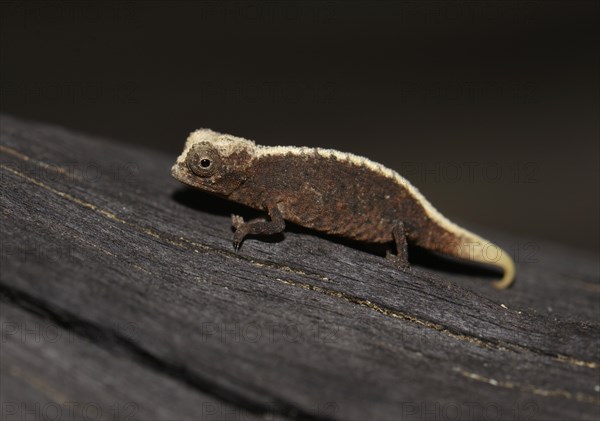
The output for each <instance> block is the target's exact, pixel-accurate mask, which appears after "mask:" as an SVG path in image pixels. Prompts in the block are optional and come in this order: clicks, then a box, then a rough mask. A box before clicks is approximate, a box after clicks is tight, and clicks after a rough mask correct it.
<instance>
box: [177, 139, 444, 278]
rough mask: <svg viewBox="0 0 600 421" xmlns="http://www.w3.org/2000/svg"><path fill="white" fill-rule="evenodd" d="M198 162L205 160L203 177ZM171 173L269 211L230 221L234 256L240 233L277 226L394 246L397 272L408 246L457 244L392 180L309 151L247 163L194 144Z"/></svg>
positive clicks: (243, 158)
mask: <svg viewBox="0 0 600 421" xmlns="http://www.w3.org/2000/svg"><path fill="white" fill-rule="evenodd" d="M203 157H204V158H203ZM202 159H209V160H210V161H211V166H212V167H210V171H208V172H206V173H205V171H204V168H202V165H201V162H204V164H207V161H202ZM184 167H187V168H184ZM178 170H179V171H178V174H177V175H176V174H175V171H174V175H175V176H176V178H178V179H179V180H180V181H183V182H184V183H187V184H189V185H191V186H194V187H198V188H201V189H203V190H207V191H210V192H212V193H214V194H217V195H220V196H222V197H226V198H227V199H229V200H232V201H235V202H239V203H242V204H244V205H247V206H250V207H252V208H256V209H261V210H265V211H267V212H268V213H269V216H270V218H271V220H270V221H266V220H254V221H249V222H244V221H243V219H242V218H241V217H239V216H235V215H234V216H233V217H232V223H233V226H234V228H235V229H236V232H235V233H234V247H235V248H236V250H237V248H238V247H239V246H240V244H241V242H242V241H243V239H244V237H245V236H246V235H249V234H275V233H278V232H282V231H283V230H284V228H285V223H284V220H288V221H291V222H294V223H296V224H298V225H301V226H303V227H307V228H311V229H315V230H317V231H321V232H324V233H327V234H332V235H336V236H341V237H346V238H350V239H354V240H359V241H365V242H373V243H387V242H392V241H395V243H396V248H397V252H398V253H397V261H398V263H399V265H400V266H402V267H406V266H407V265H408V261H407V256H406V243H407V241H408V242H410V243H413V244H416V245H419V246H421V247H424V248H427V249H431V250H437V251H441V252H447V251H448V249H449V248H451V247H453V244H454V243H453V241H455V240H456V239H455V238H454V237H453V236H452V235H451V234H449V233H448V232H447V231H445V230H443V229H442V228H440V227H439V226H438V225H437V224H435V223H434V221H432V220H431V219H430V218H429V217H428V215H427V214H426V212H425V211H424V209H423V207H422V205H421V204H420V203H418V202H417V200H416V199H415V198H413V197H412V196H411V195H410V193H409V192H408V191H407V190H406V188H405V187H404V186H402V185H400V184H399V183H398V182H397V181H396V180H394V179H392V178H389V177H386V176H385V175H384V174H381V173H379V172H377V171H374V170H372V169H370V168H368V167H366V166H361V165H357V164H355V163H352V162H350V161H346V160H339V159H337V158H336V157H334V156H332V157H323V156H321V155H319V154H318V153H316V152H312V153H310V152H309V153H307V154H305V155H297V154H291V153H290V154H285V155H266V156H261V157H258V158H254V159H252V157H251V156H249V155H248V154H247V153H245V152H244V151H241V152H237V153H235V154H233V155H231V156H228V157H223V156H220V154H219V153H218V152H217V150H216V149H214V148H212V147H211V146H210V145H209V144H208V143H201V144H197V145H194V147H193V148H192V150H190V152H189V153H188V155H187V157H186V160H185V163H181V164H179V167H178ZM182 174H183V175H182ZM198 174H199V175H198Z"/></svg>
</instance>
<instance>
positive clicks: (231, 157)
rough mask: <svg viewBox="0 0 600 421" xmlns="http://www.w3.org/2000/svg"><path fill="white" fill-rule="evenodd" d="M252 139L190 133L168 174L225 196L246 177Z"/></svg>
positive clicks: (219, 134) (203, 132)
mask: <svg viewBox="0 0 600 421" xmlns="http://www.w3.org/2000/svg"><path fill="white" fill-rule="evenodd" d="M254 149H255V144H254V142H252V141H250V140H247V139H243V138H239V137H235V136H230V135H225V134H221V133H217V132H214V131H212V130H209V129H200V130H196V131H195V132H192V133H191V134H190V136H189V137H188V139H187V142H186V144H185V148H184V150H183V152H182V154H181V155H180V156H179V158H177V162H175V165H173V168H171V174H172V175H173V177H175V178H176V179H177V180H179V181H181V182H182V183H185V184H188V185H190V186H192V187H196V188H199V189H201V190H205V191H208V192H211V193H215V194H218V195H220V196H229V195H230V194H231V193H232V192H233V191H235V190H236V189H237V188H238V187H239V186H240V185H241V184H242V183H243V182H244V181H245V180H246V178H247V172H246V170H247V169H248V167H249V166H250V165H251V163H252V160H253V157H254Z"/></svg>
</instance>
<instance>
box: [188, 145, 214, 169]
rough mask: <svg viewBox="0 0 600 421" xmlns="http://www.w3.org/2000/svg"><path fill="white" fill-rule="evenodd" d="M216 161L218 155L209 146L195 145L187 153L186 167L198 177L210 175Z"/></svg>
mask: <svg viewBox="0 0 600 421" xmlns="http://www.w3.org/2000/svg"><path fill="white" fill-rule="evenodd" d="M218 163H219V155H218V153H217V151H215V150H214V149H213V148H212V147H210V146H208V147H207V146H204V145H195V146H194V147H192V149H191V150H190V152H189V153H188V157H187V164H188V168H189V169H190V171H192V172H193V173H194V174H196V175H197V176H199V177H210V176H212V175H213V174H214V173H215V171H216V169H217V166H218V165H217V164H218Z"/></svg>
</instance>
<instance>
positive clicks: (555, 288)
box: [0, 116, 600, 420]
mask: <svg viewBox="0 0 600 421" xmlns="http://www.w3.org/2000/svg"><path fill="white" fill-rule="evenodd" d="M0 122H1V146H0V158H1V161H0V164H1V167H0V172H1V174H2V198H1V200H2V215H1V221H2V255H1V256H2V270H1V281H0V297H1V302H0V304H1V309H2V310H1V312H0V315H1V317H2V353H1V359H0V362H1V368H2V372H1V376H0V381H1V384H0V385H1V389H0V390H1V391H2V416H1V417H2V419H22V418H23V414H24V413H27V412H26V411H30V412H29V413H31V414H38V415H39V414H42V413H43V411H52V410H55V411H58V410H60V411H63V412H61V414H62V415H63V417H66V414H67V413H68V412H67V411H72V412H71V413H73V414H75V416H76V417H79V418H85V417H88V419H89V418H93V416H92V415H90V414H91V413H92V412H93V411H95V412H93V414H95V415H98V414H100V415H99V416H98V417H96V418H94V419H117V418H118V419H155V420H163V419H164V420H166V419H177V420H184V419H195V420H196V419H218V420H225V419H254V418H260V419H264V418H267V419H313V420H334V419H335V420H337V419H339V420H347V419H350V420H365V419H373V420H398V419H402V420H405V419H407V420H408V419H418V420H422V419H435V420H445V419H482V418H483V419H492V420H495V419H506V420H509V419H510V420H514V419H589V420H598V419H600V418H599V417H600V396H599V395H600V393H599V392H600V380H599V376H600V356H599V345H600V323H599V320H598V317H599V314H600V307H599V305H600V304H599V303H600V283H599V275H598V260H597V257H596V256H592V255H586V254H585V253H583V252H581V251H576V250H570V249H568V248H566V247H563V246H560V245H555V244H549V243H545V242H542V241H539V240H536V239H528V238H516V237H511V236H509V235H505V234H502V233H498V232H493V231H490V230H486V229H482V228H480V227H469V228H472V229H473V230H475V231H476V232H480V233H481V234H482V235H484V236H485V237H486V238H490V240H492V241H494V242H496V243H497V244H499V245H500V246H502V247H504V248H507V249H508V250H512V251H513V254H514V255H515V257H516V261H517V281H516V284H515V286H514V287H513V288H511V289H510V290H508V291H496V290H494V289H493V288H492V287H491V281H492V280H493V279H494V276H496V275H497V274H493V273H488V272H486V271H483V270H479V269H474V268H470V267H465V266H463V265H458V264H456V263H454V262H449V261H446V260H443V259H440V258H438V257H435V256H432V255H429V254H427V253H425V252H423V251H420V250H411V258H412V260H413V262H414V263H415V264H414V265H413V268H412V269H411V270H410V271H409V272H398V271H397V270H395V268H394V267H393V266H391V265H390V264H389V263H388V262H387V261H386V260H385V259H383V258H382V257H381V256H380V254H382V253H383V250H374V249H372V248H370V247H368V246H363V245H360V244H356V243H350V242H345V241H340V240H337V239H333V238H328V237H324V236H321V235H316V234H315V233H313V232H309V231H307V230H303V229H301V228H299V227H290V230H289V231H287V232H286V234H285V235H284V236H281V237H278V238H276V239H275V240H270V241H259V240H257V239H250V240H247V241H246V242H245V243H244V246H243V247H242V249H241V251H240V252H239V253H235V252H234V251H233V248H232V245H231V227H230V220H229V215H230V214H231V213H240V214H242V215H244V216H251V215H252V214H253V211H251V210H249V209H245V208H242V207H240V206H236V205H234V204H232V203H229V202H227V201H223V200H220V199H217V198H213V197H211V196H208V195H205V194H203V193H201V192H197V191H191V190H189V189H187V188H185V187H182V186H181V185H180V184H179V183H177V182H176V181H175V180H173V179H171V177H170V175H169V168H170V166H171V164H172V162H173V160H174V159H175V157H171V156H165V155H163V154H159V153H157V152H153V151H148V150H143V149H136V148H131V147H124V146H122V145H119V144H116V143H111V142H110V141H107V140H105V139H98V138H93V137H91V136H88V135H83V134H81V133H76V132H73V131H70V130H67V129H64V128H59V127H53V126H48V125H44V124H39V123H34V122H27V121H23V120H19V119H16V118H14V117H10V116H2V117H1V119H0ZM69 403H71V405H70V406H69ZM31 411H33V412H31ZM41 418H43V417H41V416H40V417H38V419H41Z"/></svg>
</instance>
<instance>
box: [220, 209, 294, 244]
mask: <svg viewBox="0 0 600 421" xmlns="http://www.w3.org/2000/svg"><path fill="white" fill-rule="evenodd" d="M268 209H269V217H270V218H271V220H270V221H265V220H264V219H253V220H252V221H248V222H244V218H242V217H241V216H239V215H231V224H232V225H233V228H235V232H234V233H233V248H234V249H235V251H238V250H239V248H240V246H241V244H242V241H244V238H245V237H246V236H247V235H249V234H259V235H273V234H279V233H280V232H283V230H284V229H285V221H284V220H283V216H282V215H281V212H280V211H279V209H278V208H277V206H272V207H271V206H269V208H268Z"/></svg>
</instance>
